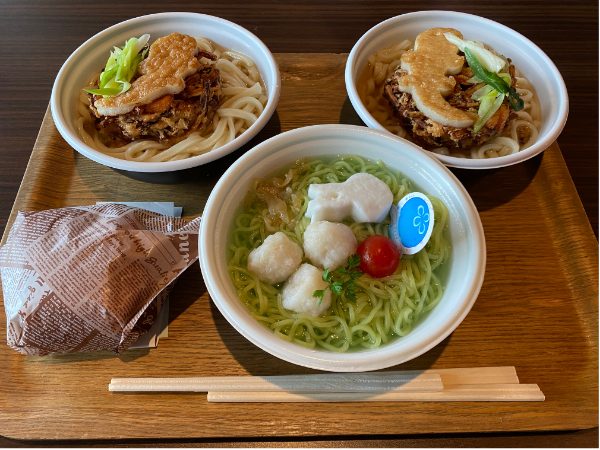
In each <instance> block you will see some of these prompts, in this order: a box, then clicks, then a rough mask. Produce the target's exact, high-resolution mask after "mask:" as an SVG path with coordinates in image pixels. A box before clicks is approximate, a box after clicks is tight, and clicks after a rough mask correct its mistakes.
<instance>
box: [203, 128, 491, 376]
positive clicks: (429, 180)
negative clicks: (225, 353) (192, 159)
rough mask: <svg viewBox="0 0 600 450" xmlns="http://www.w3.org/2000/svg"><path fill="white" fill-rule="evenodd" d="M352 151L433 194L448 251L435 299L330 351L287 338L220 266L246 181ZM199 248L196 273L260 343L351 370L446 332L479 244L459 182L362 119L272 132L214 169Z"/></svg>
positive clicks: (294, 358)
mask: <svg viewBox="0 0 600 450" xmlns="http://www.w3.org/2000/svg"><path fill="white" fill-rule="evenodd" d="M340 154H350V155H359V156H362V157H366V158H369V159H371V160H375V161H376V160H382V161H384V162H385V163H386V164H387V165H388V166H389V167H392V168H394V169H396V170H399V171H401V172H402V173H403V174H404V175H405V176H407V177H408V178H410V179H412V181H414V183H415V184H416V186H417V188H418V189H421V190H422V191H423V192H425V193H428V194H431V195H434V196H436V197H438V198H440V199H441V200H442V201H443V202H444V203H445V204H446V206H447V207H448V210H449V217H450V219H449V230H450V239H451V244H452V255H451V257H450V260H449V263H448V264H450V267H449V270H448V274H447V279H446V286H445V290H444V294H443V297H442V299H441V300H440V303H439V304H438V305H437V306H436V307H435V308H434V309H433V311H432V312H431V313H430V314H429V315H428V316H427V317H426V318H425V319H424V320H423V321H422V322H421V323H420V324H418V325H417V326H416V327H415V328H414V329H413V330H412V331H411V332H410V333H409V334H408V335H407V336H405V337H402V338H399V339H396V340H395V341H393V342H391V343H389V344H386V345H383V346H382V347H380V348H378V349H375V350H361V351H353V352H349V353H341V354H340V353H335V352H329V351H325V350H311V349H306V348H304V347H301V346H299V345H296V344H293V343H290V342H287V341H285V340H283V339H281V338H279V337H277V336H276V335H274V334H273V332H272V331H271V330H269V329H267V328H266V327H264V326H263V325H261V324H259V323H258V322H257V321H256V320H255V319H254V318H253V317H252V316H251V314H250V313H249V311H248V310H247V308H246V306H245V305H244V304H243V303H242V302H241V300H240V299H239V298H238V296H237V294H236V290H235V288H234V285H233V283H232V281H231V279H230V276H229V273H228V270H227V255H226V249H227V242H228V237H229V230H230V229H231V225H232V223H233V219H234V216H235V213H236V210H237V209H238V207H239V206H240V203H241V201H242V200H243V199H244V197H245V195H246V193H247V192H248V189H249V187H250V186H251V184H252V182H253V181H254V180H256V179H257V178H260V177H265V176H268V175H270V174H273V172H277V171H278V170H280V169H282V168H285V167H287V166H289V165H291V164H293V163H294V162H295V161H297V160H298V159H300V158H311V157H327V156H332V155H340ZM200 228H201V229H200V239H199V249H200V251H199V254H200V266H201V269H202V274H203V276H204V281H205V283H206V287H207V289H208V292H209V293H210V296H211V298H212V299H213V301H214V303H215V304H216V306H217V308H218V309H219V311H221V313H222V314H223V316H224V317H225V318H226V319H227V320H228V321H229V323H230V324H231V325H233V327H234V328H235V329H237V330H238V331H239V332H240V333H241V334H242V335H243V336H245V337H246V338H247V339H248V340H249V341H251V342H252V343H254V344H255V345H257V346H258V347H260V348H262V349H263V350H265V351H267V352H269V353H271V354H272V355H275V356H276V357H278V358H281V359H283V360H285V361H289V362H292V363H295V364H298V365H301V366H305V367H311V368H314V369H321V370H327V371H337V372H356V371H365V370H376V369H381V368H384V367H390V366H393V365H396V364H400V363H402V362H405V361H407V360H410V359H412V358H415V357H417V356H419V355H421V354H422V353H424V352H426V351H428V350H429V349H431V348H432V347H434V346H435V345H437V344H439V343H440V342H441V341H442V340H443V339H444V338H446V337H447V336H448V335H449V334H450V333H451V332H452V331H453V330H454V329H455V328H456V327H457V326H458V325H459V324H460V323H461V321H462V320H463V319H464V318H465V316H466V315H467V313H468V312H469V310H470V309H471V307H472V305H473V303H474V302H475V299H476V298H477V295H478V293H479V290H480V288H481V284H482V282H483V276H484V272H485V261H486V246H485V239H484V234H483V228H482V226H481V221H480V219H479V215H478V213H477V210H476V208H475V206H474V204H473V202H472V200H471V198H470V196H469V194H468V193H467V191H466V190H465V189H464V187H463V186H462V185H461V183H460V182H459V181H458V180H457V179H456V178H455V177H454V175H453V174H452V173H451V172H450V171H449V170H448V169H447V168H446V167H444V166H443V165H442V164H441V163H439V162H438V161H437V160H436V159H434V158H432V157H431V156H429V155H428V154H427V153H425V152H422V151H421V150H420V149H419V147H417V146H415V145H414V144H411V143H410V142H407V141H405V140H403V139H399V138H396V137H392V136H391V135H389V134H387V133H383V132H381V131H377V130H372V129H369V128H367V127H359V126H352V125H315V126H311V127H306V128H299V129H296V130H293V131H288V132H285V133H282V134H280V135H277V136H275V137H272V138H270V139H268V140H267V141H265V142H263V143H261V144H259V145H257V146H256V147H254V148H252V149H251V150H249V151H248V152H247V153H245V154H244V155H243V156H242V157H240V158H239V159H238V160H237V161H236V162H235V163H234V164H233V165H232V166H231V167H230V168H229V169H228V170H227V171H226V172H225V174H224V175H223V176H222V177H221V179H220V180H219V182H218V183H217V184H216V186H215V188H214V189H213V191H212V193H211V195H210V197H209V199H208V202H207V204H206V207H205V209H204V213H203V217H202V224H201V227H200Z"/></svg>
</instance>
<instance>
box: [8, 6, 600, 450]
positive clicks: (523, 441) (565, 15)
mask: <svg viewBox="0 0 600 450" xmlns="http://www.w3.org/2000/svg"><path fill="white" fill-rule="evenodd" d="M293 4H294V6H293V9H290V8H292V6H290V4H286V3H285V2H275V1H273V2H268V1H262V2H237V1H233V2H202V1H198V2H194V3H193V4H187V3H186V2H170V3H169V5H168V6H166V5H165V3H164V2H160V1H149V0H147V1H143V2H142V1H135V2H127V3H125V2H115V1H104V2H86V3H83V2H82V3H81V4H80V5H75V4H74V3H72V2H64V1H53V2H43V1H29V2H20V1H1V2H0V12H1V13H0V33H1V34H0V36H2V46H1V50H0V51H1V53H0V55H1V56H2V57H1V58H0V61H1V62H0V64H1V65H2V66H1V69H2V70H0V94H1V97H0V98H1V99H2V101H1V102H0V114H1V115H0V117H1V120H0V135H1V136H2V147H1V149H2V154H3V157H4V158H3V162H2V164H0V232H1V231H3V229H4V227H5V225H6V221H7V219H8V216H9V212H10V209H11V207H12V203H13V201H14V198H15V195H16V193H17V190H18V188H19V184H20V182H21V178H22V176H23V173H24V170H25V166H26V164H27V161H28V159H29V156H30V154H31V150H32V147H33V143H34V141H35V138H36V135H37V132H38V130H39V127H40V124H41V121H42V118H43V116H44V112H45V110H46V107H47V105H48V101H49V97H50V91H51V86H52V82H53V80H54V77H55V75H56V73H57V71H58V69H59V68H60V66H61V64H62V63H63V62H64V60H65V58H66V57H67V56H68V55H69V54H70V52H71V51H72V50H74V49H75V48H76V47H77V46H78V45H79V44H80V43H81V42H83V41H84V40H85V39H87V38H88V37H89V36H91V35H93V34H95V33H96V32H98V31H100V30H102V29H103V28H105V27H107V26H109V25H112V24H114V23H117V22H119V21H122V20H125V19H128V18H130V17H134V16H137V15H143V14H148V13H155V12H162V11H167V10H169V11H195V12H202V13H206V14H212V15H217V16H220V17H223V18H225V19H229V20H232V21H234V22H237V23H238V24H240V25H242V26H244V27H246V28H248V29H249V30H251V31H252V32H254V33H255V34H257V35H258V36H259V37H260V38H261V39H263V41H264V42H265V43H266V45H267V46H269V48H270V49H271V50H272V51H273V52H278V53H285V52H299V53H307V52H315V53H316V52H330V53H347V52H348V51H349V50H350V48H351V47H352V45H353V43H354V42H355V41H356V40H357V39H358V38H359V37H360V35H361V34H362V33H363V32H364V31H366V30H367V29H368V28H370V27H371V26H373V25H375V24H376V23H378V22H380V21H381V20H384V19H386V18H388V17H391V16H394V15H397V14H401V13H405V12H410V11H417V10H422V9H449V10H456V11H463V12H468V13H474V14H479V15H482V16H484V17H487V18H490V19H493V20H496V21H498V22H501V23H503V24H505V25H507V26H509V27H511V28H513V29H515V30H517V31H519V32H520V33H522V34H524V35H525V36H527V37H528V38H530V39H531V40H533V41H534V42H536V43H537V44H538V45H539V46H540V47H541V48H542V49H543V50H544V51H545V52H546V53H547V54H548V55H549V56H550V58H552V59H553V61H554V62H555V64H556V65H557V67H558V69H559V70H560V71H561V73H562V75H563V77H564V79H565V82H566V84H567V89H568V91H569V98H570V115H569V120H568V122H567V125H566V127H565V130H564V131H563V133H562V135H561V136H560V137H559V139H558V143H559V146H560V149H561V150H562V154H563V157H564V159H565V161H566V163H567V167H568V168H569V171H570V173H571V176H572V178H573V181H574V182H575V186H576V188H577V190H578V193H579V196H580V198H581V200H582V203H583V206H584V208H585V211H586V213H587V215H588V218H589V220H590V223H591V225H592V229H593V230H594V232H595V233H596V235H597V233H598V220H597V216H598V205H597V204H598V196H597V195H598V194H597V188H598V105H597V99H598V90H597V76H598V66H597V54H598V39H597V24H598V8H597V4H595V2H590V1H577V2H559V1H554V2H546V1H534V0H522V1H518V2H517V1H513V2H510V1H509V2H502V3H501V4H499V3H497V2H485V3H483V2H482V3H481V4H467V2H464V1H463V2H461V1H448V2H439V1H437V2H433V1H432V2H426V1H404V2H392V1H389V2H383V1H377V2H367V1H364V2H350V1H348V2H341V1H340V2H316V1H305V0H299V1H296V2H293ZM0 400H1V399H0ZM49 444H50V443H48V442H46V443H44V442H41V443H40V442H17V441H11V440H8V439H4V438H1V437H0V446H23V445H26V446H32V445H49ZM53 444H56V445H69V443H68V442H67V443H64V442H61V443H56V442H55V443H53ZM79 444H80V443H79ZM118 444H119V443H118V442H112V443H108V445H118ZM128 444H134V445H135V444H139V445H142V446H155V445H166V446H171V447H173V446H188V445H191V446H213V447H216V446H247V447H255V446H259V447H261V446H262V447H267V446H292V447H309V446H318V447H337V446H341V447H355V446H358V447H371V446H376V447H388V446H412V447H414V446H418V447H429V446H436V447H440V446H452V447H458V446H461V447H462V446H469V447H538V446H541V447H556V446H558V447H597V446H598V429H597V428H596V429H589V430H582V431H576V432H568V431H565V432H560V433H556V432H554V433H518V434H517V433H513V434H493V435H473V434H468V430H465V433H464V434H460V435H443V436H440V435H425V436H420V437H409V436H394V437H393V438H390V437H389V436H388V437H386V438H385V439H384V438H383V437H382V438H381V439H376V438H375V437H373V436H369V437H365V436H357V438H356V439H355V440H346V439H344V440H339V439H336V438H335V437H331V439H328V440H304V441H289V440H265V441H260V442H258V441H256V440H249V441H240V442H230V441H215V442H206V441H199V442H186V441H168V442H162V443H161V442H158V441H142V442H133V443H131V442H129V443H128ZM75 445H78V443H76V444H75ZM84 445H86V446H95V445H98V446H106V445H107V443H106V442H85V443H84Z"/></svg>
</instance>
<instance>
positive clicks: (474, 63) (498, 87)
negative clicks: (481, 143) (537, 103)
mask: <svg viewBox="0 0 600 450" xmlns="http://www.w3.org/2000/svg"><path fill="white" fill-rule="evenodd" d="M464 54H465V57H466V58H467V64H469V67H470V68H471V69H472V70H473V73H474V74H475V76H476V77H477V78H478V79H479V80H481V81H482V82H484V83H485V84H487V85H489V86H491V87H492V88H493V89H494V90H495V91H497V92H498V93H500V94H504V95H507V96H508V103H509V104H510V107H511V108H512V109H513V110H515V111H520V110H521V109H523V107H524V106H525V103H524V102H523V99H522V98H521V97H519V94H518V93H517V91H516V90H515V89H514V88H513V87H511V86H510V75H508V80H509V82H506V81H505V80H504V79H503V78H502V77H501V76H500V75H498V74H496V73H493V72H490V71H489V70H487V69H486V68H485V67H483V66H482V64H481V63H480V62H479V60H478V59H477V58H476V57H475V55H473V53H472V52H471V51H470V50H469V48H467V47H465V49H464ZM500 103H502V102H500ZM490 117H491V116H490Z"/></svg>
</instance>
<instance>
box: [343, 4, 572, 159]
mask: <svg viewBox="0 0 600 450" xmlns="http://www.w3.org/2000/svg"><path fill="white" fill-rule="evenodd" d="M433 27H452V28H455V29H457V30H459V31H460V32H461V33H462V34H463V36H464V37H465V39H471V40H475V41H480V42H483V43H485V44H487V45H489V46H490V47H492V48H493V49H494V50H496V51H497V52H499V53H501V54H503V55H505V56H506V57H508V58H510V59H511V60H512V62H513V64H514V65H515V67H517V69H518V70H520V71H521V73H522V74H523V76H525V77H526V78H527V79H528V80H529V81H530V82H531V83H532V85H533V87H534V88H535V90H536V93H537V97H538V99H539V103H540V109H541V117H540V120H541V126H540V128H539V135H538V137H537V139H536V140H535V142H534V143H533V144H532V145H531V146H529V147H527V148H525V149H523V150H521V151H518V152H516V153H512V154H508V155H505V156H499V157H495V158H487V159H471V158H462V157H456V156H451V155H443V154H437V153H433V152H432V154H433V155H434V157H436V158H438V159H439V160H440V161H441V162H442V163H444V164H445V165H447V166H450V167H459V168H464V169H492V168H498V167H504V166H510V165H512V164H516V163H519V162H522V161H525V160H527V159H530V158H532V157H534V156H536V155H538V154H539V153H541V152H543V151H544V150H545V149H546V148H548V147H549V146H550V145H551V144H552V143H553V142H554V141H555V140H556V138H557V137H558V136H559V134H560V133H561V131H562V129H563V127H564V125H565V122H566V120H567V115H568V110H569V99H568V96H567V89H566V87H565V83H564V81H563V78H562V76H561V74H560V72H559V71H558V69H557V68H556V66H555V65H554V63H553V62H552V61H551V60H550V58H549V57H548V56H547V55H546V54H545V53H544V52H543V51H542V50H541V49H540V48H539V47H538V46H537V45H535V44H534V43H533V42H531V41H530V40H529V39H527V38H526V37H524V36H523V35H521V34H519V33H517V32H516V31H514V30H512V29H510V28H508V27H506V26H504V25H502V24H500V23H497V22H494V21H492V20H489V19H485V18H483V17H479V16H475V15H471V14H465V13H460V12H453V11H419V12H414V13H408V14H402V15H400V16H396V17H392V18H390V19H387V20H385V21H383V22H381V23H379V24H377V25H375V26H374V27H373V28H371V29H370V30H368V31H367V32H366V33H365V34H363V35H362V37H361V38H360V39H359V40H358V41H357V42H356V44H355V45H354V46H353V48H352V50H351V51H350V54H349V55H348V60H347V63H346V69H345V82H346V90H347V93H348V97H349V99H350V102H351V103H352V106H353V107H354V109H355V111H356V113H357V114H358V115H359V116H360V118H361V119H362V120H363V122H364V123H365V124H366V125H367V126H369V127H371V128H375V129H378V130H383V131H385V132H388V133H390V134H392V133H391V132H389V131H387V130H386V128H385V127H384V126H383V125H382V124H381V123H379V122H378V121H377V120H376V119H375V118H374V117H373V115H372V114H371V113H370V112H369V111H368V109H367V107H366V105H365V104H364V102H363V101H362V100H361V98H360V96H359V94H358V89H357V86H358V83H359V78H360V75H361V74H362V72H363V70H364V69H365V68H366V67H367V64H368V59H369V57H370V56H371V55H372V54H374V53H375V52H376V51H378V50H380V49H383V48H386V47H389V46H391V45H393V44H394V43H398V42H401V41H403V40H405V39H410V40H411V42H413V43H414V39H415V38H416V36H417V35H418V34H419V33H421V32H422V31H425V30H427V29H429V28H433Z"/></svg>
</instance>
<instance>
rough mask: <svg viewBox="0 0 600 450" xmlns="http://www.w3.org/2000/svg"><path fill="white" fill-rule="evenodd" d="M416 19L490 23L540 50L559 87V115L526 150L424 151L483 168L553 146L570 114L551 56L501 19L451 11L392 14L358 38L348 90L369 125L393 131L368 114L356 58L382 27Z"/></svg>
mask: <svg viewBox="0 0 600 450" xmlns="http://www.w3.org/2000/svg"><path fill="white" fill-rule="evenodd" d="M415 18H416V19H419V18H435V19H438V18H439V19H442V18H444V19H450V21H451V19H452V18H462V19H465V20H470V21H474V22H482V25H487V26H489V27H495V28H497V29H498V30H501V31H502V32H504V33H507V34H509V35H511V36H513V37H514V38H516V39H518V40H519V41H520V43H521V44H522V45H525V46H526V47H529V48H531V50H532V51H534V52H535V53H537V54H538V55H539V57H540V58H541V59H542V60H543V61H544V63H545V64H546V66H547V68H548V69H549V72H550V73H551V74H552V77H550V78H551V79H554V80H555V81H556V84H557V86H558V93H557V97H558V100H557V113H556V117H554V118H552V121H551V122H550V128H549V132H548V133H547V134H546V135H545V136H543V137H541V138H539V137H538V140H537V141H536V142H535V143H534V144H533V145H531V146H530V147H528V148H526V149H524V150H521V151H519V152H517V153H513V154H510V155H506V156H499V157H497V158H488V159H472V158H459V157H456V156H449V155H440V154H437V153H433V152H429V151H428V150H425V149H421V150H422V151H427V152H429V153H432V154H433V155H434V157H435V158H436V159H438V160H440V161H441V162H442V163H443V164H445V165H446V166H448V167H456V168H461V169H475V170H483V169H496V168H500V167H506V166H510V165H513V164H518V163H520V162H523V161H527V160H528V159H531V158H533V157H534V156H536V155H538V154H540V153H542V152H543V151H545V150H546V149H547V148H548V147H550V145H552V143H553V142H554V141H556V139H557V138H558V136H559V135H560V134H561V132H562V130H563V128H564V126H565V124H566V122H567V118H568V115H569V96H568V92H567V87H566V85H565V82H564V79H563V77H562V75H561V73H560V71H559V70H558V68H557V67H556V65H555V64H554V62H553V61H552V60H551V59H550V57H549V56H548V55H547V54H546V53H545V52H544V51H543V50H542V49H541V48H540V47H539V46H538V45H537V44H535V43H534V42H533V41H531V40H530V39H529V38H527V37H525V36H524V35H522V34H521V33H519V32H518V31H516V30H513V29H512V28H510V27H508V26H506V25H504V24H502V23H500V22H496V21H494V20H491V19H488V18H485V17H482V16H478V15H475V14H469V13H464V12H459V11H450V10H428V11H414V12H409V13H405V14H400V15H397V16H394V17H390V18H388V19H386V20H384V21H382V22H379V23H377V24H376V25H374V26H373V27H371V28H370V29H368V30H367V31H366V32H365V33H364V34H363V35H362V36H361V37H360V38H359V39H358V41H356V43H355V44H354V46H353V47H352V49H351V50H350V53H349V54H348V59H347V60H346V66H345V71H344V81H345V84H346V92H347V93H348V97H349V99H350V102H351V103H352V106H353V107H354V110H355V111H356V113H357V114H358V115H359V116H360V118H361V120H363V121H364V122H365V124H366V125H367V126H368V127H369V128H375V129H379V130H382V131H384V132H386V133H389V134H392V133H391V132H389V131H387V129H386V128H385V127H384V126H383V125H381V124H380V123H379V122H378V121H377V120H375V118H374V117H373V116H372V115H371V113H369V111H368V110H367V109H366V107H365V106H364V105H363V102H362V101H361V100H360V96H359V95H358V91H357V89H356V83H355V77H354V74H353V69H354V66H355V64H356V59H357V57H358V55H359V53H360V52H361V51H362V49H363V48H364V47H365V45H366V44H367V42H368V41H369V40H370V39H371V38H372V37H373V36H376V35H377V34H379V32H381V31H382V30H385V29H387V28H388V27H391V26H393V25H395V24H397V23H399V22H400V23H401V22H404V21H408V20H411V19H415ZM357 76H358V75H357Z"/></svg>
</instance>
